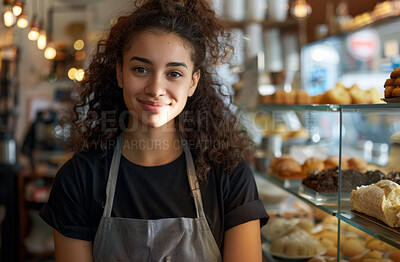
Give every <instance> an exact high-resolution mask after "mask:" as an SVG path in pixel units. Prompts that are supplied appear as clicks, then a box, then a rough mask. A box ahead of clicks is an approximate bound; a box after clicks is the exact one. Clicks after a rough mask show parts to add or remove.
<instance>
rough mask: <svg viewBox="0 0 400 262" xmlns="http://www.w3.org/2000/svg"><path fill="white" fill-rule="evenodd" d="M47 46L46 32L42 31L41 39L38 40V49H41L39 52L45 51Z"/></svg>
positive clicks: (40, 31) (40, 32) (40, 33)
mask: <svg viewBox="0 0 400 262" xmlns="http://www.w3.org/2000/svg"><path fill="white" fill-rule="evenodd" d="M46 44H47V37H46V30H44V29H40V30H39V38H38V39H37V48H39V50H43V49H45V48H46Z"/></svg>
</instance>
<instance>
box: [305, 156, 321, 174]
mask: <svg viewBox="0 0 400 262" xmlns="http://www.w3.org/2000/svg"><path fill="white" fill-rule="evenodd" d="M324 168H325V165H324V161H322V160H321V159H319V158H316V157H310V158H308V159H307V160H306V161H305V162H304V164H303V166H302V167H301V169H302V172H303V174H304V175H305V176H308V173H309V172H310V171H313V170H318V171H321V170H323V169H324Z"/></svg>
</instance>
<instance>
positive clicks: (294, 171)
mask: <svg viewBox="0 0 400 262" xmlns="http://www.w3.org/2000/svg"><path fill="white" fill-rule="evenodd" d="M273 171H274V173H275V174H277V175H279V176H284V177H291V176H295V177H297V176H301V175H302V172H301V166H300V164H299V163H297V161H296V160H294V159H289V158H288V159H281V160H280V161H278V162H277V163H276V166H275V168H274V169H273Z"/></svg>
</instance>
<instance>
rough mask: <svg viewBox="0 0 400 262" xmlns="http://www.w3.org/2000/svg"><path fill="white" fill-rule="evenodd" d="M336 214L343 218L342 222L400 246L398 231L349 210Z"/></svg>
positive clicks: (397, 246)
mask: <svg viewBox="0 0 400 262" xmlns="http://www.w3.org/2000/svg"><path fill="white" fill-rule="evenodd" d="M336 216H337V217H338V219H340V220H343V221H344V222H346V223H348V224H350V225H352V226H354V227H356V228H358V229H360V230H362V231H364V232H365V233H367V234H369V235H371V236H373V237H375V238H377V239H380V240H382V241H384V242H386V243H388V244H390V245H392V246H394V247H396V248H400V233H396V232H395V231H393V230H390V229H388V228H386V227H384V226H381V225H379V224H377V223H374V222H372V221H369V220H367V219H365V218H363V217H360V216H358V215H355V214H353V213H351V212H342V213H338V214H337V215H336ZM399 232H400V230H399Z"/></svg>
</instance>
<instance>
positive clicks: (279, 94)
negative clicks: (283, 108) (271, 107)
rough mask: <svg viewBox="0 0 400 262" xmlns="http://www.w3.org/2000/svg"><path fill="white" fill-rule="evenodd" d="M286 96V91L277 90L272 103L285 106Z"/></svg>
mask: <svg viewBox="0 0 400 262" xmlns="http://www.w3.org/2000/svg"><path fill="white" fill-rule="evenodd" d="M285 95H286V92H285V91H284V90H282V89H279V90H276V91H275V93H274V95H273V98H272V101H271V102H272V104H276V105H283V104H284V103H285V101H286V98H285Z"/></svg>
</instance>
